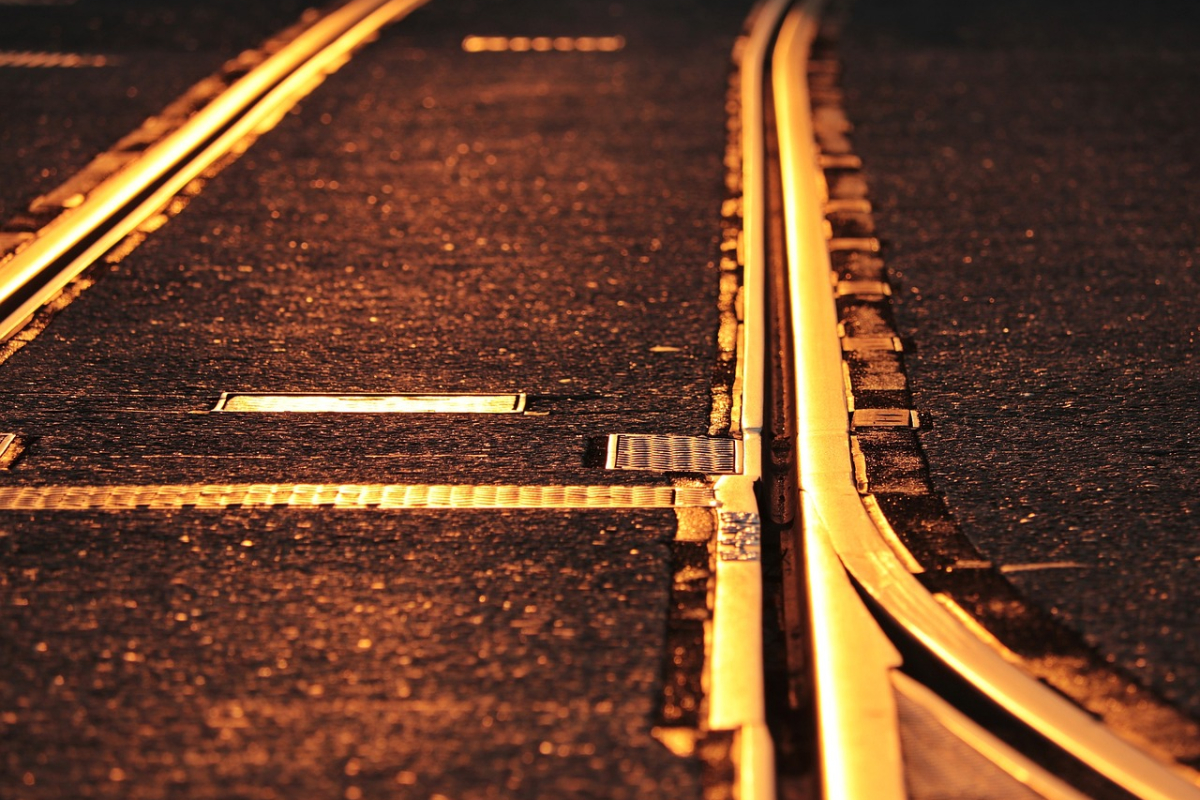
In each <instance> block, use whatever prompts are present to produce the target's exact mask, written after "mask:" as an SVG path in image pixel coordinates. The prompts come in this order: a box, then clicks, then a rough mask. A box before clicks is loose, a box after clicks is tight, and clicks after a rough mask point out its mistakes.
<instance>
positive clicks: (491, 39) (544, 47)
mask: <svg viewBox="0 0 1200 800" xmlns="http://www.w3.org/2000/svg"><path fill="white" fill-rule="evenodd" d="M624 48H625V37H624V36H574V37H572V36H468V37H466V38H465V39H463V41H462V49H463V50H465V51H467V52H468V53H528V52H533V53H555V52H557V53H571V52H578V53H615V52H617V51H618V50H623V49H624Z"/></svg>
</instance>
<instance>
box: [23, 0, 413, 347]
mask: <svg viewBox="0 0 1200 800" xmlns="http://www.w3.org/2000/svg"><path fill="white" fill-rule="evenodd" d="M424 2H426V0H353V1H352V2H349V3H347V4H345V5H344V6H342V7H340V8H337V9H335V10H333V11H330V12H329V13H327V14H325V15H324V16H322V17H320V18H319V19H318V20H316V21H315V22H314V23H313V24H312V25H311V26H309V27H308V28H307V29H306V30H304V31H303V32H302V33H300V34H299V35H298V36H297V37H296V38H295V39H293V40H292V41H291V42H289V43H288V44H286V45H285V46H283V47H282V48H281V49H280V50H279V51H278V52H275V53H274V54H272V55H270V56H269V57H267V58H266V59H265V60H264V61H262V63H260V64H258V65H257V66H255V67H253V69H250V70H249V72H247V73H246V74H245V75H244V76H243V77H242V78H241V79H239V80H238V81H237V82H236V83H235V84H233V85H232V86H230V87H229V89H228V90H227V91H224V92H222V93H221V94H220V95H218V96H217V97H216V98H214V99H213V100H212V102H211V103H209V104H208V105H207V106H206V107H204V108H203V109H202V110H201V111H199V112H198V113H197V114H196V115H195V116H193V117H192V118H191V119H189V120H188V121H187V122H186V123H184V124H183V125H182V126H181V127H180V128H178V129H177V130H175V131H173V132H172V133H170V134H168V135H166V136H165V137H164V138H162V139H161V140H159V141H157V142H155V143H154V144H152V145H151V146H150V147H148V148H147V149H146V150H145V152H143V153H141V154H140V155H138V156H136V157H131V158H129V159H128V163H126V164H124V165H123V167H122V168H121V169H119V170H118V171H117V172H115V173H114V174H113V175H112V176H111V177H109V178H108V179H107V180H104V181H103V182H101V183H100V184H99V185H98V186H96V187H95V188H93V189H91V190H90V191H89V192H88V193H87V195H86V196H80V197H79V198H78V201H77V202H73V203H71V204H70V206H69V208H68V210H67V211H65V212H64V213H62V214H61V215H59V216H58V217H56V218H55V219H54V220H53V221H52V222H51V223H50V224H49V225H47V226H46V227H44V228H43V229H41V230H39V231H38V232H37V234H36V236H35V237H34V238H32V239H31V240H29V241H27V242H24V247H23V248H22V249H21V250H19V251H17V252H16V253H15V254H14V255H13V256H12V258H10V259H8V260H7V261H6V262H3V263H2V264H0V342H3V341H7V340H8V339H9V338H11V337H12V336H13V335H14V334H15V333H16V332H18V331H19V330H20V329H21V328H22V327H23V326H24V325H25V324H26V323H27V322H28V321H29V319H30V318H31V317H32V315H33V314H35V313H36V312H37V311H38V310H39V309H41V308H42V307H43V306H45V305H46V304H47V303H49V302H51V301H52V300H53V299H54V298H55V297H56V296H57V295H58V294H59V293H60V292H61V291H62V290H63V288H64V287H66V286H67V284H68V283H70V282H71V281H72V280H73V279H74V278H75V277H77V276H78V275H80V274H81V273H82V272H83V271H84V270H86V269H87V268H88V267H90V266H91V265H92V264H93V263H94V262H95V261H96V260H97V259H98V258H100V257H101V256H103V255H104V254H105V253H106V252H107V251H109V250H110V249H112V248H113V247H114V246H116V245H118V244H119V243H120V242H121V240H122V239H124V238H125V237H126V236H128V235H129V234H130V233H132V232H134V231H135V230H137V229H138V227H139V226H141V225H143V224H145V223H147V221H149V220H151V219H152V218H154V217H155V216H156V215H158V214H159V213H160V211H161V210H162V209H163V208H164V207H166V206H167V204H168V203H170V201H171V200H172V198H174V197H175V196H176V195H177V194H179V192H180V191H181V190H183V188H184V187H185V186H187V185H188V183H189V182H190V181H192V180H193V179H195V178H196V177H197V176H199V175H201V174H202V173H204V171H205V170H206V169H208V168H209V167H211V166H212V165H213V164H215V163H217V162H218V161H220V160H221V159H222V158H224V157H225V156H227V155H228V154H230V153H231V152H236V151H237V150H238V148H243V149H244V148H245V147H246V146H248V145H249V140H252V139H253V137H254V136H256V135H258V134H261V133H262V132H264V131H266V130H269V129H270V128H272V127H274V125H275V124H276V123H277V122H278V121H279V120H280V119H281V118H282V116H283V115H284V114H285V113H287V111H288V109H289V108H291V107H292V106H294V105H295V104H296V103H297V102H299V101H300V100H301V99H302V98H303V97H304V96H305V95H307V94H308V93H309V92H311V91H312V90H313V89H315V88H316V87H317V86H318V85H319V84H320V82H321V81H322V80H323V79H324V76H326V75H328V74H329V73H331V72H334V71H335V70H337V69H338V68H339V67H340V66H341V65H342V64H343V63H345V61H346V59H347V58H348V57H349V55H350V53H351V52H352V51H353V50H354V49H355V48H357V47H359V46H361V45H362V44H364V43H365V42H367V41H368V40H369V39H370V38H371V37H372V36H374V35H375V34H376V33H377V32H378V31H379V29H380V28H382V27H383V26H384V25H386V24H388V23H390V22H393V21H395V20H397V19H399V18H401V17H403V16H404V15H406V14H408V13H409V12H411V11H412V10H414V9H416V8H418V7H419V6H421V5H422V4H423V3H424Z"/></svg>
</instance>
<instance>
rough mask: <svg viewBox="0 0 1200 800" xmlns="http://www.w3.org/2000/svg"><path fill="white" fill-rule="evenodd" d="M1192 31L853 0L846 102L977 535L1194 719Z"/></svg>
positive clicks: (941, 481) (954, 486)
mask: <svg viewBox="0 0 1200 800" xmlns="http://www.w3.org/2000/svg"><path fill="white" fill-rule="evenodd" d="M1198 37H1200V18H1198V16H1197V13H1196V9H1195V7H1194V6H1191V5H1188V4H1183V3H1156V4H1141V5H1129V4H1112V5H1111V6H1110V5H1109V4H1092V3H1082V2H1068V1H1067V0H1061V1H1059V2H1051V3H1036V4H1034V3H1026V2H1008V3H987V4H962V3H941V2H917V3H907V4H887V3H877V2H870V1H869V0H864V1H862V2H857V3H855V4H854V5H853V7H852V9H851V12H850V19H849V23H848V24H847V25H846V26H845V29H844V36H843V41H842V55H843V57H844V59H845V71H846V78H845V84H846V87H847V90H848V102H847V108H848V113H849V115H850V118H851V119H852V120H853V122H854V123H855V125H856V130H855V134H854V138H855V142H856V145H857V148H858V152H859V153H860V154H861V155H862V156H863V159H864V162H865V165H866V172H867V177H868V179H869V181H870V183H871V187H872V197H873V201H874V204H875V207H876V221H877V224H878V231H879V234H880V236H881V237H883V239H884V240H885V242H886V249H885V256H886V258H887V261H888V264H889V266H890V269H891V271H892V275H893V280H894V282H895V283H896V289H897V292H896V294H897V302H896V308H897V313H898V317H899V321H900V324H901V327H902V329H903V330H902V333H903V334H904V335H905V336H907V337H910V339H911V341H912V342H913V343H914V344H915V352H911V353H909V354H908V356H907V362H908V369H909V380H910V386H911V388H912V390H913V393H914V398H915V402H916V406H917V408H918V410H919V411H920V412H921V413H922V414H924V415H925V417H926V419H927V420H928V421H930V422H931V423H932V424H931V425H928V426H927V427H926V429H925V430H924V431H923V433H922V434H921V440H922V442H923V444H924V447H925V450H926V452H927V454H928V457H929V463H930V469H931V471H932V474H933V478H934V483H935V485H936V488H937V489H939V490H940V491H942V492H944V493H945V494H946V495H947V497H948V500H949V504H950V509H951V511H952V513H953V515H954V516H955V518H956V519H957V520H958V522H959V523H960V524H961V526H962V529H963V531H964V532H965V533H966V534H967V535H968V536H969V537H970V539H971V540H972V541H973V542H974V543H975V544H976V545H977V546H978V548H979V550H980V551H981V552H982V554H983V556H984V557H985V558H987V559H990V560H992V561H993V562H994V563H995V564H996V565H997V566H999V568H1000V569H1001V570H1002V571H1004V572H1005V574H1006V576H1007V578H1008V580H1010V581H1011V582H1012V583H1013V584H1014V585H1015V586H1016V587H1017V588H1018V589H1019V591H1020V592H1021V593H1023V594H1024V595H1025V596H1026V597H1027V598H1028V599H1030V600H1031V601H1032V602H1034V603H1036V604H1037V605H1039V606H1041V607H1042V608H1043V609H1045V610H1046V611H1047V612H1048V613H1049V614H1051V615H1052V616H1053V617H1055V618H1057V619H1058V620H1060V621H1061V622H1063V623H1065V624H1066V625H1067V627H1068V628H1070V629H1072V630H1074V631H1076V632H1077V633H1078V635H1079V636H1081V637H1082V639H1083V640H1084V641H1085V642H1086V643H1087V644H1088V645H1090V646H1092V647H1094V648H1095V650H1096V652H1097V653H1098V654H1099V656H1100V657H1101V658H1102V659H1104V660H1105V661H1107V662H1109V663H1111V664H1113V665H1115V666H1117V667H1118V668H1120V669H1122V670H1124V671H1126V672H1127V674H1130V675H1132V676H1134V677H1135V679H1136V680H1138V681H1139V682H1141V683H1143V684H1144V685H1146V686H1148V687H1150V688H1151V689H1152V690H1153V691H1155V692H1156V693H1158V694H1159V695H1161V696H1163V697H1165V698H1167V699H1168V700H1170V701H1171V702H1173V703H1174V704H1176V705H1177V706H1178V707H1179V708H1181V709H1182V710H1183V711H1184V712H1186V713H1188V714H1190V715H1192V716H1193V717H1196V716H1200V627H1198V625H1200V621H1198V620H1197V617H1196V614H1195V609H1196V608H1197V607H1200V537H1198V536H1197V521H1196V514H1197V513H1200V489H1198V488H1197V486H1198V484H1197V481H1196V474H1197V472H1196V463H1197V457H1198V456H1200V438H1198V437H1197V434H1196V430H1197V426H1198V424H1200V388H1198V387H1200V384H1198V383H1197V374H1198V373H1197V368H1198V365H1200V345H1198V344H1197V337H1198V336H1200V285H1198V281H1200V277H1198V272H1197V270H1198V263H1200V258H1198V256H1200V248H1198V247H1197V236H1196V222H1195V221H1196V218H1197V211H1198V210H1200V194H1198V190H1197V182H1196V180H1195V174H1196V172H1195V171H1196V154H1197V152H1200V140H1198V138H1197V137H1198V134H1197V130H1198V126H1197V118H1196V113H1195V109H1196V105H1195V103H1194V102H1193V96H1194V94H1195V90H1196V87H1197V85H1198V82H1200V57H1198V56H1197V51H1196V48H1195V42H1196V41H1197V39H1198Z"/></svg>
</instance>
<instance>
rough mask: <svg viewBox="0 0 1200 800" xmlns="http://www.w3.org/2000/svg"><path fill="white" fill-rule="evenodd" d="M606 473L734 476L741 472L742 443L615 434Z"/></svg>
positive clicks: (610, 441)
mask: <svg viewBox="0 0 1200 800" xmlns="http://www.w3.org/2000/svg"><path fill="white" fill-rule="evenodd" d="M606 466H607V467H608V469H630V470H643V471H648V472H700V473H703V474H705V475H735V474H738V473H740V472H741V471H742V443H741V442H740V441H739V440H737V439H710V438H706V437H703V436H662V435H655V434H641V433H614V434H611V435H610V436H609V437H608V461H607V464H606Z"/></svg>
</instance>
